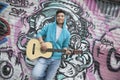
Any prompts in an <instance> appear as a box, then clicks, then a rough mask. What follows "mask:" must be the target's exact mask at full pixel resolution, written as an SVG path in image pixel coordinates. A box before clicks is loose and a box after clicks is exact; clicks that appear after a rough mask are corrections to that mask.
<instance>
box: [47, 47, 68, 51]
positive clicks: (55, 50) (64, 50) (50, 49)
mask: <svg viewBox="0 0 120 80" xmlns="http://www.w3.org/2000/svg"><path fill="white" fill-rule="evenodd" d="M65 51H66V50H64V49H50V48H49V49H47V52H65Z"/></svg>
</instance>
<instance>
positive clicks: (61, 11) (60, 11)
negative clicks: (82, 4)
mask: <svg viewBox="0 0 120 80" xmlns="http://www.w3.org/2000/svg"><path fill="white" fill-rule="evenodd" d="M59 13H63V14H65V11H63V10H61V9H59V10H57V11H56V16H57V14H59Z"/></svg>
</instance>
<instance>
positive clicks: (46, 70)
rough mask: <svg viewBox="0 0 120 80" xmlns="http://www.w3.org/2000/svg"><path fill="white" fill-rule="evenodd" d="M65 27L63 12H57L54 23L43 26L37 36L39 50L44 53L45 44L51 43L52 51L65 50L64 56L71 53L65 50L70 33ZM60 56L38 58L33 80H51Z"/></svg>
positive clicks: (59, 53) (58, 54) (57, 54)
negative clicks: (39, 45)
mask: <svg viewBox="0 0 120 80" xmlns="http://www.w3.org/2000/svg"><path fill="white" fill-rule="evenodd" d="M66 26H67V25H66V19H65V12H64V11H63V10H58V11H57V12H56V20H55V22H52V23H49V24H48V25H46V26H44V27H43V28H42V29H41V31H40V32H38V34H37V38H38V40H39V42H40V44H41V50H42V51H46V50H47V46H46V44H45V42H51V43H52V46H53V49H65V50H66V51H65V54H70V53H71V52H70V51H69V50H68V49H67V48H68V45H69V41H70V33H69V31H68V30H67V27H66ZM43 37H45V38H44V39H43ZM61 56H62V52H53V54H52V56H51V58H48V59H47V58H39V59H38V62H37V63H36V65H35V67H34V68H33V71H32V77H33V80H53V78H54V77H55V75H56V72H57V69H58V68H59V65H60V63H61Z"/></svg>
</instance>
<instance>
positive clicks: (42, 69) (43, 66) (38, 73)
mask: <svg viewBox="0 0 120 80" xmlns="http://www.w3.org/2000/svg"><path fill="white" fill-rule="evenodd" d="M60 63H61V59H58V60H56V59H45V58H40V59H39V60H38V62H37V63H36V65H35V66H34V68H33V70H32V78H33V80H53V78H54V77H55V75H56V72H57V69H58V68H59V65H60Z"/></svg>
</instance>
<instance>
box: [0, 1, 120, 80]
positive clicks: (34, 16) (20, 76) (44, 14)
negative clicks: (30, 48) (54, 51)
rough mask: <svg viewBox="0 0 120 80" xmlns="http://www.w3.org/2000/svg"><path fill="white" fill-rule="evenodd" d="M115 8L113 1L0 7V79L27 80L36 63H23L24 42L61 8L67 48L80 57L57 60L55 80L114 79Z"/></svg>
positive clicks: (117, 68) (118, 61)
mask: <svg viewBox="0 0 120 80" xmlns="http://www.w3.org/2000/svg"><path fill="white" fill-rule="evenodd" d="M1 3H2V4H1ZM3 4H5V5H3ZM6 4H7V7H6ZM1 5H2V6H1ZM100 5H104V6H102V7H101V6H100ZM5 8H6V9H5ZM102 8H104V9H102ZM119 8H120V7H119V6H118V4H117V3H116V2H114V3H112V2H111V1H107V2H104V0H102V1H100V0H92V1H91V0H34V1H33V0H6V1H2V2H0V13H1V14H0V15H1V17H0V79H1V80H32V78H31V70H32V68H33V66H34V65H35V63H36V61H37V60H34V61H31V60H29V59H28V58H27V56H26V46H27V42H28V41H29V40H30V39H32V38H35V36H36V33H37V32H38V31H39V30H41V28H42V27H43V26H44V25H46V24H48V23H50V22H52V21H54V19H55V17H54V15H55V11H56V10H57V9H62V10H64V11H66V19H67V28H68V29H69V31H70V33H71V39H70V45H69V48H70V49H77V50H81V51H82V52H81V53H78V54H74V53H73V54H72V55H63V56H62V62H61V65H60V67H59V69H58V72H57V74H56V76H55V80H119V74H120V46H119V45H120V40H119V38H120V37H119V35H120V33H119V32H120V26H119V25H120V23H119V16H120V11H119V10H118V9H119ZM4 9H5V10H4ZM6 14H7V16H6Z"/></svg>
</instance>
